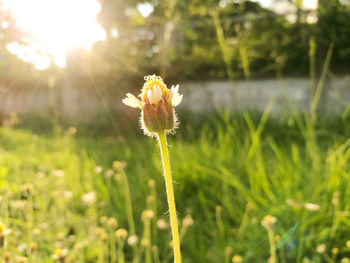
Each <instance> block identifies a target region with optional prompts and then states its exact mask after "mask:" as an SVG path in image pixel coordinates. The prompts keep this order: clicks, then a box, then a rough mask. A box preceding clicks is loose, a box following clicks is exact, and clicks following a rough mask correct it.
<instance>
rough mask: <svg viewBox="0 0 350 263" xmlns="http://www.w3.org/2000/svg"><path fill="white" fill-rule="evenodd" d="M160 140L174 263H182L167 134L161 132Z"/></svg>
mask: <svg viewBox="0 0 350 263" xmlns="http://www.w3.org/2000/svg"><path fill="white" fill-rule="evenodd" d="M158 140H159V147H160V150H161V154H162V161H163V169H164V177H165V185H166V190H167V196H168V204H169V212H170V224H171V231H172V235H173V248H174V263H181V252H180V239H179V230H178V224H177V217H176V208H175V198H174V191H173V183H172V179H171V172H170V161H169V155H168V148H167V143H166V137H165V133H162V132H159V133H158Z"/></svg>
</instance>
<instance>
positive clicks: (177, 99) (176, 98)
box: [171, 93, 183, 107]
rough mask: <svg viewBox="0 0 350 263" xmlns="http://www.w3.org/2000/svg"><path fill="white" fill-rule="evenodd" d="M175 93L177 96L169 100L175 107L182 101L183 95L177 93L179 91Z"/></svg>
mask: <svg viewBox="0 0 350 263" xmlns="http://www.w3.org/2000/svg"><path fill="white" fill-rule="evenodd" d="M176 95H177V96H175V97H173V99H172V100H171V104H172V105H173V107H176V106H177V105H179V104H180V102H181V101H182V97H183V95H179V93H177V94H176Z"/></svg>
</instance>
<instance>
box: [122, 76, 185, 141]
mask: <svg viewBox="0 0 350 263" xmlns="http://www.w3.org/2000/svg"><path fill="white" fill-rule="evenodd" d="M145 81H146V82H145V84H144V85H143V88H142V90H141V94H140V95H139V97H140V98H141V100H139V99H137V98H136V97H135V96H134V95H132V94H130V93H128V94H126V96H127V97H126V98H125V99H123V103H124V104H125V105H127V106H130V107H133V108H139V109H140V110H141V124H142V128H143V129H144V131H145V133H146V134H147V135H152V136H153V135H155V134H156V133H159V132H167V133H169V132H172V131H173V130H174V129H175V128H176V126H177V118H176V115H175V112H174V108H175V107H176V106H177V105H179V104H180V102H181V100H182V95H180V94H179V85H176V86H172V87H171V88H170V89H168V88H167V86H166V85H165V83H164V82H163V80H162V78H161V77H159V76H156V75H150V76H146V77H145Z"/></svg>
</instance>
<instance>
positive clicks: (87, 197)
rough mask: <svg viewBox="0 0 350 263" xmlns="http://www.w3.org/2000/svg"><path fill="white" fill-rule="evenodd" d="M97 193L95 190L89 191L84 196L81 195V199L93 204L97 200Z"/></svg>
mask: <svg viewBox="0 0 350 263" xmlns="http://www.w3.org/2000/svg"><path fill="white" fill-rule="evenodd" d="M96 199H97V198H96V193H95V192H89V193H86V194H84V195H83V196H82V197H81V200H82V201H83V202H84V203H85V204H87V205H92V204H94V203H95V202H96Z"/></svg>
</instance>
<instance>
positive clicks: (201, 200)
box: [0, 111, 350, 263]
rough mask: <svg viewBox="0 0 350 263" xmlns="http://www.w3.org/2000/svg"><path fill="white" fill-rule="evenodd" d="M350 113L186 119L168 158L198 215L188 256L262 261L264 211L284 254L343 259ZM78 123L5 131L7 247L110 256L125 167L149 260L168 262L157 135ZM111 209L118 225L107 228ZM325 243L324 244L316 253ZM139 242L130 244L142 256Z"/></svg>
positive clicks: (124, 224)
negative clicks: (147, 214)
mask: <svg viewBox="0 0 350 263" xmlns="http://www.w3.org/2000/svg"><path fill="white" fill-rule="evenodd" d="M347 119H348V117H347V115H346V113H344V115H343V116H342V117H340V118H339V119H337V120H338V122H335V120H336V119H335V118H334V117H333V118H332V121H333V123H332V125H330V121H331V120H330V119H327V117H325V118H321V119H320V120H319V122H318V124H317V125H316V126H315V128H312V126H310V125H309V124H308V123H309V121H308V119H307V118H305V117H304V116H303V115H300V116H298V115H296V116H295V117H294V118H292V117H290V118H289V119H287V120H288V121H284V120H286V118H283V119H269V112H268V111H266V112H265V113H264V115H263V116H261V117H254V116H253V115H252V116H251V115H249V114H244V115H237V116H235V117H233V116H230V115H229V114H228V113H220V114H219V115H215V116H212V117H211V118H209V119H208V118H206V121H205V122H202V123H201V126H197V127H194V126H193V125H192V124H188V125H187V124H183V128H182V129H181V130H182V132H180V133H179V134H177V135H176V136H175V137H174V139H173V140H176V142H174V143H173V146H172V147H171V156H170V157H171V159H172V160H174V161H173V162H172V164H173V165H172V168H173V171H174V172H173V175H174V181H175V182H176V184H175V194H176V200H177V209H178V212H179V218H180V219H181V221H182V219H184V218H185V216H186V215H188V214H190V215H191V216H192V217H193V220H194V224H193V226H188V229H186V230H184V225H183V224H182V232H184V231H185V233H183V241H182V250H183V257H184V262H220V263H221V262H229V261H226V260H227V259H229V260H230V258H231V257H232V256H233V255H240V256H242V257H243V259H244V262H263V261H265V260H267V258H268V257H269V252H268V251H269V249H268V246H269V242H268V238H267V233H266V231H265V229H264V227H263V226H262V225H261V224H260V221H261V220H262V219H263V218H264V216H265V215H267V214H271V215H273V216H275V217H276V218H277V222H276V224H275V226H274V227H273V232H274V234H275V235H277V234H278V235H280V236H282V238H281V242H280V243H277V244H276V246H277V247H276V249H277V257H278V258H279V261H280V262H283V261H284V262H301V260H302V259H303V258H309V259H310V260H312V261H314V262H323V261H325V260H330V259H331V260H334V262H337V261H339V260H340V259H341V258H342V257H345V256H347V255H348V253H349V252H348V251H349V248H348V247H347V246H346V242H347V241H348V239H347V237H348V236H349V228H348V224H349V222H348V219H347V217H348V216H347V211H348V204H347V201H346V200H348V198H349V196H348V194H349V191H348V183H347V179H346V178H347V177H348V175H349V170H348V168H347V162H348V159H349V158H348V157H349V156H350V155H349V146H350V144H349V142H348V139H347V138H348V135H349V131H350V129H349V125H348V121H347ZM329 127H332V129H330V128H329ZM181 130H179V131H181ZM75 132H76V130H75V129H73V128H70V129H65V130H62V129H61V128H60V127H59V126H56V128H55V129H54V130H53V133H52V134H46V135H45V134H42V135H35V134H33V133H31V132H30V131H28V130H21V129H17V130H14V129H12V128H2V129H1V131H0V140H1V146H2V150H1V156H2V157H1V161H0V183H1V189H2V190H1V196H2V202H1V204H0V205H1V211H3V212H2V218H1V220H2V222H3V223H4V224H5V226H6V227H7V228H9V229H11V230H12V234H9V235H8V236H6V240H7V245H6V247H5V249H4V251H5V253H10V255H11V257H12V258H15V257H17V256H26V257H30V259H31V260H32V261H33V262H52V261H53V255H55V254H57V253H58V252H59V251H57V248H60V249H62V250H64V249H68V254H67V258H66V259H67V262H69V260H73V258H75V259H78V260H80V261H81V262H83V261H82V260H83V259H82V258H85V262H97V260H98V258H99V259H101V257H104V258H106V257H108V255H111V254H110V253H113V249H116V248H117V246H118V244H116V243H115V240H114V239H113V236H114V231H115V230H117V229H119V228H123V229H127V230H128V231H130V229H129V222H130V221H129V219H128V216H127V213H126V211H127V207H126V205H127V203H126V202H125V200H126V199H125V198H126V196H125V191H126V190H125V189H126V188H125V185H124V182H125V181H124V179H123V177H121V175H123V173H125V174H126V175H127V180H128V182H129V187H130V195H131V200H132V211H133V217H134V220H135V226H136V234H137V235H138V237H139V241H140V240H142V238H144V237H145V236H143V231H144V230H145V228H144V227H146V225H145V224H144V222H143V221H142V220H141V214H142V212H143V211H144V210H145V209H151V210H153V211H155V215H154V218H153V219H152V221H151V222H152V223H151V233H152V238H151V242H152V245H153V246H156V247H154V248H153V249H152V251H153V252H152V255H153V256H155V258H154V260H155V261H154V262H157V259H156V258H157V257H158V256H159V258H160V262H171V248H170V247H169V246H168V242H169V241H170V240H171V235H170V232H169V231H170V230H169V229H168V228H166V230H161V229H159V228H158V227H157V224H156V223H157V220H158V219H162V220H165V221H166V222H167V220H168V215H167V214H166V213H165V212H166V211H167V204H166V198H165V192H164V187H163V184H164V181H163V178H162V171H161V166H160V163H159V153H157V147H156V146H155V145H154V143H153V141H152V140H145V138H138V137H135V136H133V135H126V136H113V137H109V136H108V137H106V136H101V135H94V136H93V137H91V135H89V134H90V133H85V132H84V130H80V129H78V131H77V133H76V134H75ZM170 144H172V143H170ZM131 149H133V151H131ZM115 160H123V161H126V164H131V163H134V164H135V165H133V166H131V165H127V167H126V168H125V170H120V167H119V168H118V166H114V167H113V166H112V163H113V162H114V161H115ZM150 160H151V161H150ZM175 160H176V162H175ZM150 180H154V182H155V190H156V191H153V190H152V189H153V188H152V185H153V183H152V184H150V183H149V182H150ZM149 184H150V186H149ZM310 186H312V187H310ZM312 204H313V205H312ZM106 217H107V218H115V219H117V221H118V226H117V227H116V226H112V228H110V227H109V226H108V225H107V224H106V223H105V222H106V221H104V220H105V218H106ZM101 233H105V234H106V236H104V235H103V234H101ZM180 233H181V231H180ZM180 235H181V234H180ZM113 240H114V241H113ZM35 244H36V246H35ZM320 244H324V245H326V249H325V251H324V252H317V251H318V247H319V245H320ZM33 247H35V249H34V250H31V248H33ZM332 248H338V252H336V253H334V251H335V250H332ZM144 249H146V250H147V247H145V248H144ZM144 249H142V248H141V247H139V246H138V249H137V253H138V255H139V257H140V260H141V262H144V261H143V259H144V256H145V254H144V253H145V250H144ZM332 251H333V252H332ZM124 253H125V259H126V262H131V259H132V257H133V255H134V254H133V250H132V247H130V246H129V245H127V244H125V248H124ZM118 256H119V254H117V257H118ZM100 262H101V261H100ZM103 262H104V261H103ZM332 262H333V261H332Z"/></svg>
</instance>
